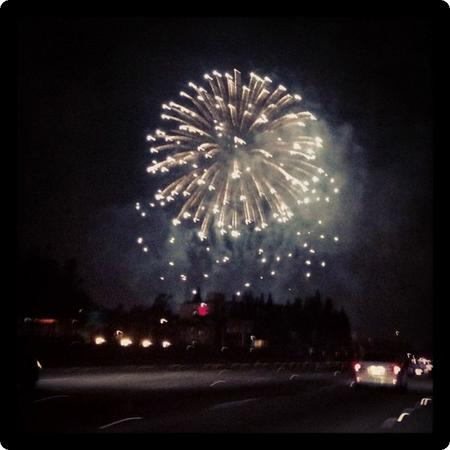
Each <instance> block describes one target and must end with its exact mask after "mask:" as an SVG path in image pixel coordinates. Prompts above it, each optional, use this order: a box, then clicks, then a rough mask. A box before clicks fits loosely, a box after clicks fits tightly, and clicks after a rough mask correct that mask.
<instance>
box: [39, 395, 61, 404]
mask: <svg viewBox="0 0 450 450" xmlns="http://www.w3.org/2000/svg"><path fill="white" fill-rule="evenodd" d="M66 397H70V395H52V396H51V397H44V398H40V399H38V400H35V401H34V402H33V403H39V402H45V401H47V400H52V399H54V398H66Z"/></svg>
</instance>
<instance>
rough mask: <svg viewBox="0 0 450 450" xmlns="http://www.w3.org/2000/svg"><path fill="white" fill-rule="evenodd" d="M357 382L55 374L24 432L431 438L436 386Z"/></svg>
mask: <svg viewBox="0 0 450 450" xmlns="http://www.w3.org/2000/svg"><path fill="white" fill-rule="evenodd" d="M351 384H352V380H351V377H350V374H349V373H341V372H339V371H329V372H305V371H301V370H298V369H292V368H291V369H290V368H288V367H278V368H275V367H270V368H264V369H263V368H255V367H254V366H253V365H250V364H249V365H248V366H245V365H244V366H242V365H240V366H239V367H237V368H235V369H233V370H230V369H219V368H217V369H211V368H209V369H202V368H196V369H192V368H189V367H187V366H180V367H175V368H171V369H170V370H169V369H163V368H157V367H151V366H133V367H119V368H118V367H114V368H113V367H102V368H95V367H91V368H67V369H51V370H50V369H49V370H45V369H44V371H43V373H42V376H41V379H40V380H39V382H38V386H37V389H36V391H35V392H34V394H33V396H32V397H31V398H27V399H22V401H21V407H20V410H21V414H20V415H19V429H20V430H21V431H24V432H58V433H59V432H70V433H77V432H90V433H92V432H97V433H114V432H115V433H122V432H127V433H133V432H136V433H142V432H302V433H308V432H327V433H330V432H331V433H349V432H350V433H364V432H370V433H374V432H375V433H402V432H408V433H410V432H432V413H433V407H432V381H431V380H430V379H426V378H422V377H417V378H414V379H413V380H411V381H410V387H409V389H408V391H407V392H396V391H394V390H392V389H355V388H354V386H353V387H352V386H351Z"/></svg>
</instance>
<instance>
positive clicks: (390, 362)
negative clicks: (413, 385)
mask: <svg viewBox="0 0 450 450" xmlns="http://www.w3.org/2000/svg"><path fill="white" fill-rule="evenodd" d="M408 366H409V364H408V359H407V358H406V356H403V355H402V354H398V353H389V352H373V351H372V352H367V353H366V354H364V355H363V356H362V358H359V359H358V360H357V361H355V362H354V363H353V374H354V382H355V386H363V385H366V386H385V387H387V386H389V387H393V388H397V389H402V390H406V389H407V387H408Z"/></svg>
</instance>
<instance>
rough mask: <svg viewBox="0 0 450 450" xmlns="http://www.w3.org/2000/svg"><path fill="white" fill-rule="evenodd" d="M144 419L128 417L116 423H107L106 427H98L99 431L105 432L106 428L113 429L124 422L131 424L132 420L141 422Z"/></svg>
mask: <svg viewBox="0 0 450 450" xmlns="http://www.w3.org/2000/svg"><path fill="white" fill-rule="evenodd" d="M141 419H142V417H126V418H125V419H120V420H116V421H115V422H111V423H107V424H106V425H102V426H101V427H98V429H99V430H104V429H105V428H109V427H112V426H114V425H117V424H119V423H122V422H129V421H130V420H141Z"/></svg>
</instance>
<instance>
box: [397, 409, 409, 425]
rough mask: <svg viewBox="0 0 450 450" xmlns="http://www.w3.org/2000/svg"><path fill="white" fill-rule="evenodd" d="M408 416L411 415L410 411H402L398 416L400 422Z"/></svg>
mask: <svg viewBox="0 0 450 450" xmlns="http://www.w3.org/2000/svg"><path fill="white" fill-rule="evenodd" d="M406 416H409V413H408V412H404V413H401V414H400V415H399V416H398V419H397V422H399V423H400V422H401V421H402V420H403V419H404V418H405V417H406Z"/></svg>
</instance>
